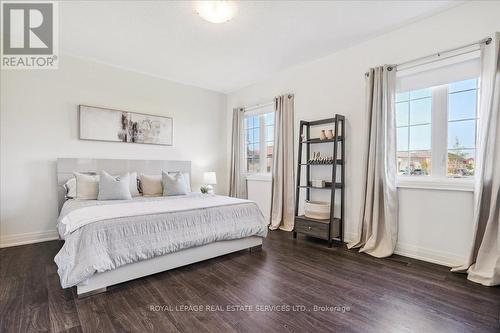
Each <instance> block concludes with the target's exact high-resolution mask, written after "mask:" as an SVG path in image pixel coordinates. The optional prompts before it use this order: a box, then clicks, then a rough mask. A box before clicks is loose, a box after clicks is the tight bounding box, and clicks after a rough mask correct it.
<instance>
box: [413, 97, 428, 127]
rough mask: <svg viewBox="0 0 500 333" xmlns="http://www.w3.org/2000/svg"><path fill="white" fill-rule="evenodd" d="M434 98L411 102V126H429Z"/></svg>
mask: <svg viewBox="0 0 500 333" xmlns="http://www.w3.org/2000/svg"><path fill="white" fill-rule="evenodd" d="M431 112H432V98H425V99H418V100H416V101H411V102H410V125H417V124H428V123H430V122H431Z"/></svg>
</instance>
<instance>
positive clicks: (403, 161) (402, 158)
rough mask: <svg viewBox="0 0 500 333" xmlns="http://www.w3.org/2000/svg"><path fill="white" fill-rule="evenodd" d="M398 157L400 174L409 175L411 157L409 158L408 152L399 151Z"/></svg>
mask: <svg viewBox="0 0 500 333" xmlns="http://www.w3.org/2000/svg"><path fill="white" fill-rule="evenodd" d="M397 159H398V175H409V174H410V172H409V169H408V166H409V162H408V161H409V159H408V152H406V151H405V152H400V151H398V152H397Z"/></svg>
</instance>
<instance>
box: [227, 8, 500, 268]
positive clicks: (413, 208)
mask: <svg viewBox="0 0 500 333" xmlns="http://www.w3.org/2000/svg"><path fill="white" fill-rule="evenodd" d="M499 30H500V2H469V3H465V4H463V5H460V6H458V7H455V8H453V9H451V10H449V11H447V12H444V13H441V14H439V15H436V16H434V17H431V18H428V19H425V20H422V21H419V22H416V23H414V24H411V25H408V26H406V27H403V28H401V29H399V30H396V31H393V32H391V33H388V34H385V35H382V36H379V37H377V38H375V39H372V40H370V41H367V42H364V43H362V44H358V45H356V46H353V47H351V48H348V49H345V50H342V51H340V52H337V53H335V54H332V55H330V56H328V57H325V58H322V59H319V60H316V61H312V62H309V63H306V64H302V65H300V66H296V67H293V68H291V69H288V70H286V71H284V72H281V73H279V74H278V75H274V76H272V77H271V78H269V79H268V80H266V81H264V82H260V83H256V84H254V85H252V86H249V87H247V88H244V89H241V90H239V91H236V92H233V93H231V94H229V96H228V103H227V106H228V112H227V126H228V127H229V126H230V125H231V119H230V118H231V110H232V108H233V107H240V106H248V105H253V104H256V103H264V102H268V101H270V100H271V99H272V97H273V96H276V95H279V94H284V93H289V92H291V93H294V94H295V110H296V114H295V115H296V118H295V123H296V126H295V128H296V130H297V129H298V122H299V120H301V119H304V120H312V119H319V118H326V117H331V116H332V115H333V114H335V113H340V114H344V115H346V117H347V131H348V134H347V135H348V139H347V143H346V144H347V146H346V152H347V163H346V184H347V186H346V195H347V198H346V221H345V222H346V228H347V230H346V237H347V238H348V239H349V238H350V239H352V238H354V237H355V236H356V235H357V232H358V221H359V212H360V198H361V192H360V190H361V175H362V172H361V158H362V151H363V142H364V140H365V136H366V133H365V131H364V129H365V126H366V124H365V118H364V100H365V99H364V91H365V85H364V79H365V77H364V73H365V72H366V71H367V69H368V68H369V67H372V66H377V65H380V64H397V63H400V62H404V61H407V60H411V59H415V58H417V57H420V56H425V55H428V54H431V53H434V52H437V51H440V50H445V49H448V48H452V47H456V46H460V45H464V44H467V43H471V42H474V41H476V40H479V39H482V38H484V37H486V36H489V35H491V33H493V32H494V31H499ZM296 136H298V134H296ZM228 142H229V137H228ZM400 205H401V209H400V232H399V243H398V252H400V253H404V254H406V255H409V256H414V257H419V258H421V259H426V260H429V261H434V262H439V263H444V264H449V265H453V264H457V263H459V262H460V261H461V260H462V259H463V258H465V256H466V252H467V249H468V246H469V244H470V243H471V238H472V236H471V232H472V226H471V218H472V193H470V192H454V191H437V190H417V189H401V190H400Z"/></svg>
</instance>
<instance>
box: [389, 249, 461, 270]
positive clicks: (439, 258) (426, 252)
mask: <svg viewBox="0 0 500 333" xmlns="http://www.w3.org/2000/svg"><path fill="white" fill-rule="evenodd" d="M394 253H395V254H399V255H402V256H405V257H410V258H413V259H418V260H423V261H427V262H431V263H433V264H438V265H443V266H447V267H457V266H460V265H462V264H463V263H464V262H465V258H463V257H460V256H457V255H455V254H453V253H448V252H443V251H436V250H432V249H426V248H422V247H418V246H415V245H410V244H399V243H398V244H397V245H396V250H395V251H394Z"/></svg>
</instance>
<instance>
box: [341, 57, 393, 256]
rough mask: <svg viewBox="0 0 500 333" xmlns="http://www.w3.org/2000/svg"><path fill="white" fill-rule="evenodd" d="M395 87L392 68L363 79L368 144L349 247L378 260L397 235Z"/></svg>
mask: <svg viewBox="0 0 500 333" xmlns="http://www.w3.org/2000/svg"><path fill="white" fill-rule="evenodd" d="M395 87H396V71H395V70H394V69H393V67H392V66H387V65H386V66H384V67H377V68H372V69H370V71H369V73H368V76H367V77H366V119H368V128H367V133H368V142H367V143H366V151H365V154H364V161H363V165H364V171H363V173H364V177H363V196H362V207H361V222H360V227H359V233H358V239H357V240H356V241H354V242H352V243H350V244H349V245H348V247H349V248H358V247H359V248H360V250H359V251H360V252H365V253H368V254H370V255H372V256H375V257H379V258H381V257H387V256H390V255H391V254H392V253H393V252H394V249H395V247H396V241H397V234H398V195H397V189H396V175H397V167H396V120H395V110H394V98H395V90H396V88H395Z"/></svg>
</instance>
